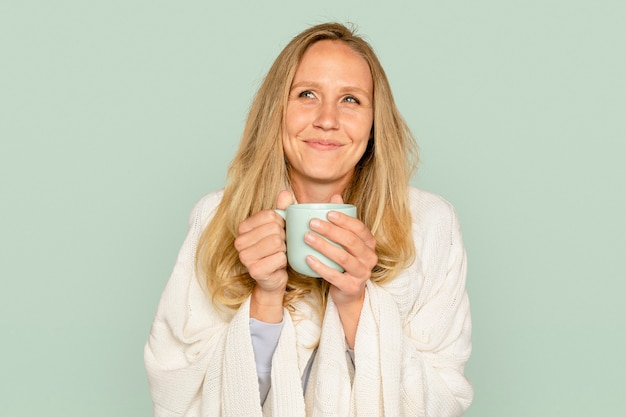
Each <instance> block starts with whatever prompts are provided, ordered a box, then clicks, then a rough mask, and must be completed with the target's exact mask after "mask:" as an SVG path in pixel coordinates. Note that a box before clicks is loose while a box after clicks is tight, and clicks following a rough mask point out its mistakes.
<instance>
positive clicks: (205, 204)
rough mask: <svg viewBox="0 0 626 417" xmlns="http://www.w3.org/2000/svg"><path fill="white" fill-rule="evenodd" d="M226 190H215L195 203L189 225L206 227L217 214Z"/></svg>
mask: <svg viewBox="0 0 626 417" xmlns="http://www.w3.org/2000/svg"><path fill="white" fill-rule="evenodd" d="M223 195H224V190H217V191H213V192H211V193H209V194H207V195H205V196H204V197H202V198H201V199H200V200H198V202H197V203H196V204H195V205H194V207H193V209H192V210H191V215H190V216H189V226H194V225H195V226H201V227H204V226H206V224H207V223H208V222H209V220H210V219H211V218H212V217H213V215H214V214H215V210H216V209H217V206H218V205H219V204H220V201H222V196H223Z"/></svg>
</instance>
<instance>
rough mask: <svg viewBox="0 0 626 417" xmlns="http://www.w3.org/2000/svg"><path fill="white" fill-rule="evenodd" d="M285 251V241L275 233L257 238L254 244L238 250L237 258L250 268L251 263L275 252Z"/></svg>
mask: <svg viewBox="0 0 626 417" xmlns="http://www.w3.org/2000/svg"><path fill="white" fill-rule="evenodd" d="M286 252H287V246H286V245H285V241H284V240H281V239H280V238H279V237H278V236H276V235H272V236H267V237H265V238H263V239H261V240H259V241H258V242H257V243H256V244H254V245H252V246H250V247H247V248H245V249H243V250H241V251H239V260H240V261H241V263H242V264H243V265H244V266H245V267H246V268H250V267H251V266H252V265H254V264H256V263H258V262H260V261H262V260H263V259H265V258H267V257H269V256H272V255H274V254H276V253H283V254H284V253H286Z"/></svg>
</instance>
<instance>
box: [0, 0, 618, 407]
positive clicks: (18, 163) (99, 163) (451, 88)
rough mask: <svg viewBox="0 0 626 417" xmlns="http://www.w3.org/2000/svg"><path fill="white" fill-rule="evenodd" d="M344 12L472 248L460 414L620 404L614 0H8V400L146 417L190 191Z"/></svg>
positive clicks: (4, 298)
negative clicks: (296, 38) (467, 390)
mask: <svg viewBox="0 0 626 417" xmlns="http://www.w3.org/2000/svg"><path fill="white" fill-rule="evenodd" d="M326 20H339V21H342V22H345V21H352V22H355V23H357V24H358V26H359V27H360V29H361V32H362V33H364V34H366V35H367V37H368V38H369V39H370V40H371V42H372V44H373V45H374V47H375V49H376V50H377V51H378V53H379V55H380V58H381V60H382V62H383V64H384V66H385V68H386V69H387V71H388V75H389V78H390V80H391V83H392V86H393V88H394V91H395V95H396V99H397V102H398V105H399V107H400V109H401V111H402V113H403V114H404V116H405V117H406V119H407V121H408V123H409V125H410V126H411V128H412V129H413V130H414V132H415V134H416V136H417V138H418V140H419V143H420V146H421V152H422V163H421V166H420V171H419V174H418V176H417V177H416V178H415V180H414V184H416V185H418V186H420V187H422V188H425V189H427V190H431V191H434V192H436V193H439V194H441V195H443V196H445V197H446V198H448V199H449V200H450V201H451V202H452V203H453V204H454V205H455V206H456V208H457V211H458V213H459V216H460V218H461V221H462V225H463V231H464V238H465V242H466V246H467V251H468V254H469V268H470V269H469V277H468V278H469V282H468V288H469V292H470V296H471V301H472V308H473V319H474V334H473V339H474V353H473V356H472V359H471V361H470V363H469V365H468V368H467V373H468V375H469V377H470V378H471V380H472V382H473V383H474V386H475V389H476V397H475V401H474V404H473V405H472V407H471V408H470V411H469V412H468V413H467V414H466V415H467V416H472V417H478V416H480V417H489V416H494V417H503V416H506V417H516V416H600V415H601V416H623V415H624V413H625V410H626V383H625V382H624V374H625V373H626V359H625V354H624V352H626V307H625V304H626V303H625V301H624V300H625V294H626V285H625V284H624V283H625V282H626V273H625V272H624V264H623V260H624V252H625V249H626V245H625V244H624V236H625V234H626V226H625V223H626V221H625V220H624V215H625V214H624V213H625V212H626V191H625V189H626V187H625V183H626V181H625V179H626V169H625V165H626V163H625V161H624V160H625V156H626V145H625V142H626V121H625V120H626V53H625V52H624V51H625V50H626V25H625V23H624V22H626V6H625V3H624V2H623V1H622V0H616V1H605V0H599V1H576V0H573V1H565V0H560V1H556V0H544V1H519V2H512V1H496V0H490V1H488V0H478V1H467V2H465V1H440V2H425V1H382V0H380V1H376V2H374V1H367V0H361V1H348V2H340V1H337V0H324V1H322V0H320V1H316V2H297V1H267V0H266V1H258V2H257V1H254V2H253V1H249V2H243V1H232V2H226V1H223V2H211V1H181V2H173V1H148V0H124V1H121V0H108V1H93V0H92V1H78V0H65V1H63V0H57V1H29V0H20V1H16V2H10V1H4V2H2V3H1V5H0V140H1V142H0V143H1V148H0V187H1V188H0V192H1V194H0V212H1V216H0V274H1V281H0V326H1V327H0V329H1V334H2V340H1V342H0V415H3V416H34V415H48V416H85V415H88V416H113V415H114V416H148V415H150V414H151V403H150V397H149V394H148V389H147V383H146V377H145V372H144V368H143V344H144V342H145V340H146V338H147V335H148V331H149V326H150V323H151V320H152V317H153V315H154V312H155V309H156V305H157V302H158V298H159V295H160V293H161V291H162V289H163V286H164V285H165V282H166V280H167V278H168V276H169V273H170V271H171V268H172V266H173V264H174V261H175V258H176V254H177V251H178V248H179V246H180V244H181V243H182V239H183V238H184V235H185V231H186V221H187V216H188V214H189V211H190V209H191V207H192V205H193V204H194V202H195V201H197V200H198V199H199V198H200V197H201V196H202V195H203V194H205V193H207V192H209V191H211V190H214V189H216V188H220V187H221V186H222V185H223V181H224V176H225V171H226V167H227V163H228V161H229V160H230V159H231V157H232V155H233V153H234V151H235V149H236V146H237V143H238V140H239V135H240V133H241V130H242V126H243V121H244V118H245V115H246V110H247V108H248V105H249V103H250V99H251V97H252V95H253V94H254V92H255V89H256V87H257V86H258V84H259V81H260V80H261V78H262V77H263V75H264V73H265V71H266V70H267V69H268V67H269V65H270V63H271V62H272V60H273V59H274V57H275V56H276V54H277V53H278V51H279V50H280V49H281V48H282V47H283V46H284V45H285V44H286V42H287V41H288V40H289V39H290V37H291V36H293V35H294V34H296V33H297V32H299V31H300V30H302V29H304V28H305V27H307V26H308V25H310V24H315V23H319V22H322V21H326Z"/></svg>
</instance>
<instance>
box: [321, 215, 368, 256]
mask: <svg viewBox="0 0 626 417" xmlns="http://www.w3.org/2000/svg"><path fill="white" fill-rule="evenodd" d="M327 218H328V220H329V221H330V222H332V224H334V225H336V226H338V227H339V228H340V229H342V231H337V230H336V231H335V232H334V233H333V234H334V235H335V237H331V236H328V235H327V233H332V228H328V227H327V226H326V225H324V222H320V223H319V226H318V224H316V225H314V224H313V221H312V222H311V229H312V230H315V231H316V232H318V233H321V234H323V235H324V236H326V237H328V238H329V239H330V240H332V241H333V242H337V243H340V244H341V242H339V241H338V240H335V238H341V236H342V235H347V234H346V233H345V231H346V230H348V231H350V232H352V233H353V234H355V235H356V236H358V237H359V239H361V240H362V241H363V242H364V243H365V245H366V246H367V247H368V248H370V249H372V250H375V249H376V239H375V238H374V235H372V232H371V231H370V229H368V227H367V226H365V224H364V223H363V222H362V221H361V220H359V219H357V218H355V217H352V216H348V215H347V214H344V213H341V212H338V211H331V212H329V213H328V216H327ZM315 227H321V228H322V229H319V230H317V229H315Z"/></svg>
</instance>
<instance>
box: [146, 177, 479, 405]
mask: <svg viewBox="0 0 626 417" xmlns="http://www.w3.org/2000/svg"><path fill="white" fill-rule="evenodd" d="M221 197H222V193H221V192H216V193H212V194H209V195H208V196H206V197H204V198H203V199H202V200H200V202H199V203H198V204H197V205H196V206H195V207H194V209H193V211H192V213H191V216H190V220H189V232H188V235H187V238H186V239H185V242H184V243H183V246H182V249H181V251H180V254H179V256H178V259H177V262H176V265H175V267H174V270H173V272H172V275H171V277H170V280H169V281H168V284H167V286H166V288H165V290H164V292H163V295H162V296H161V301H160V303H159V307H158V310H157V313H156V317H155V319H154V322H153V325H152V329H151V331H150V336H149V339H148V342H147V343H146V347H145V364H146V370H147V373H148V380H149V384H150V392H151V394H152V399H153V404H154V415H155V416H157V417H165V416H168V417H169V416H194V417H200V416H222V417H240V416H246V417H248V416H250V417H257V416H258V417H261V416H265V417H269V416H285V417H305V416H306V417H318V416H319V417H321V416H329V417H330V416H333V417H343V416H346V417H365V416H372V417H373V416H387V417H397V416H407V417H408V416H411V417H414V416H429V417H451V416H460V415H462V414H463V412H464V411H465V410H466V409H467V407H469V405H470V403H471V401H472V397H473V389H472V386H471V384H470V383H469V381H468V380H467V379H466V378H465V376H464V367H465V363H466V362H467V360H468V359H469V356H470V352H471V339H470V334H471V321H470V309H469V301H468V297H467V293H466V289H465V277H466V258H465V250H464V248H463V243H462V240H461V233H460V229H459V225H458V221H457V216H456V214H455V212H454V209H453V208H452V206H451V205H450V204H449V203H448V202H447V201H445V200H444V199H442V198H441V197H438V196H435V195H433V194H430V193H427V192H425V191H421V190H418V189H415V188H411V189H410V190H409V198H410V203H411V210H412V214H413V224H412V234H413V239H414V243H415V247H416V253H417V256H416V259H415V262H414V263H413V264H412V265H411V266H410V267H409V268H407V269H406V270H405V271H403V272H402V273H401V274H400V275H399V276H398V277H397V278H396V279H394V280H393V281H391V282H389V283H387V284H385V285H383V286H380V285H376V284H374V283H372V282H368V283H367V287H366V298H365V302H364V305H363V310H362V312H361V317H360V319H359V327H358V329H357V334H356V342H355V349H354V354H355V365H356V367H355V369H354V370H353V369H352V367H351V366H350V364H349V359H347V358H346V343H345V335H344V333H343V328H342V326H341V321H340V319H339V314H338V312H337V308H336V306H335V304H334V303H333V301H332V299H329V302H328V305H327V308H326V312H325V316H324V321H323V322H322V323H320V322H319V320H318V319H316V318H315V315H314V314H313V311H312V309H311V307H310V306H309V305H308V304H307V303H306V302H305V300H299V301H298V302H296V303H295V305H294V307H295V311H292V312H290V311H289V310H287V309H285V312H284V317H285V322H284V326H283V330H282V333H281V337H280V340H279V342H278V346H277V347H276V351H275V352H274V356H273V359H272V371H271V388H270V391H269V393H268V396H267V398H266V400H265V403H264V404H263V406H262V407H261V405H260V404H259V386H258V380H257V375H256V367H255V362H254V351H253V349H252V342H251V337H250V330H249V315H250V310H249V309H250V302H249V301H250V300H249V299H248V300H246V302H244V303H243V304H242V305H241V307H240V308H239V310H237V311H236V312H233V313H226V314H225V313H223V312H219V311H216V309H215V308H214V306H213V305H212V304H211V302H210V301H209V300H208V299H207V297H206V296H205V295H204V293H203V291H202V290H201V288H200V286H199V284H198V281H197V279H196V275H195V271H194V265H195V259H194V258H195V252H196V247H197V244H198V239H199V238H200V235H201V233H202V230H203V229H204V228H205V227H206V225H207V223H208V222H209V220H210V219H211V216H212V215H213V212H214V210H215V208H216V207H217V205H218V204H219V201H220V199H221ZM318 340H319V347H318V351H317V354H316V357H315V360H314V362H313V367H312V369H311V375H310V378H309V381H308V385H307V392H306V393H303V392H302V383H301V376H302V373H303V372H304V370H305V368H306V365H307V363H308V360H309V358H310V357H311V354H312V353H313V348H314V346H315V345H316V342H317V341H318Z"/></svg>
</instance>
